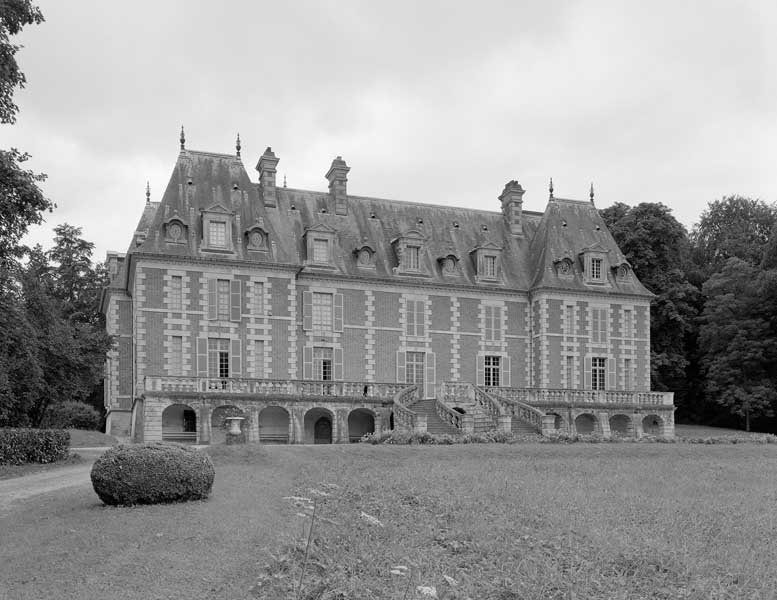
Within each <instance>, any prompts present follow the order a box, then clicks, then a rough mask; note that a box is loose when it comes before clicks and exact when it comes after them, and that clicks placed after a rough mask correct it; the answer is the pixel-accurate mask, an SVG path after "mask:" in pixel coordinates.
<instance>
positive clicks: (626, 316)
mask: <svg viewBox="0 0 777 600" xmlns="http://www.w3.org/2000/svg"><path fill="white" fill-rule="evenodd" d="M623 337H627V338H630V337H634V313H632V312H631V310H630V309H626V310H624V311H623Z"/></svg>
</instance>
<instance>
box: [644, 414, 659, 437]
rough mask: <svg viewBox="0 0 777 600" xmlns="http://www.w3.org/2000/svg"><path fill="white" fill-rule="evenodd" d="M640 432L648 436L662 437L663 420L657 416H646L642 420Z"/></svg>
mask: <svg viewBox="0 0 777 600" xmlns="http://www.w3.org/2000/svg"><path fill="white" fill-rule="evenodd" d="M642 431H643V432H644V433H647V434H648V435H662V434H663V432H664V420H663V419H662V418H661V417H660V416H658V415H646V416H645V417H644V418H643V419H642Z"/></svg>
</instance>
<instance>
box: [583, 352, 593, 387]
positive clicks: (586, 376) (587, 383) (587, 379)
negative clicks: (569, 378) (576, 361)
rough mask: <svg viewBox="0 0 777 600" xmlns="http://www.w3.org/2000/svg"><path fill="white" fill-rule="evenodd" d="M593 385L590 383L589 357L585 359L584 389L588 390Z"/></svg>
mask: <svg viewBox="0 0 777 600" xmlns="http://www.w3.org/2000/svg"><path fill="white" fill-rule="evenodd" d="M592 385H593V383H592V382H591V357H590V356H586V357H585V389H587V390H590V389H591V387H592Z"/></svg>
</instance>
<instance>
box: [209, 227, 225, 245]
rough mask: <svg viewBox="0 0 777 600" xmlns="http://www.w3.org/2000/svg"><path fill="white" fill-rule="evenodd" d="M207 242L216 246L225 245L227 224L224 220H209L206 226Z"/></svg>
mask: <svg viewBox="0 0 777 600" xmlns="http://www.w3.org/2000/svg"><path fill="white" fill-rule="evenodd" d="M208 244H209V245H210V246H215V247H216V248H225V247H226V246H227V224H226V222H224V221H211V222H210V226H209V227H208Z"/></svg>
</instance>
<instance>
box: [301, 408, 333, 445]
mask: <svg viewBox="0 0 777 600" xmlns="http://www.w3.org/2000/svg"><path fill="white" fill-rule="evenodd" d="M334 422H335V416H334V414H333V413H332V411H331V410H328V409H326V408H321V407H320V406H317V407H315V408H311V409H310V410H309V411H308V412H306V413H305V419H304V421H303V431H304V439H305V443H306V444H331V443H332V441H333V435H332V434H333V431H332V430H333V428H334Z"/></svg>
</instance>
